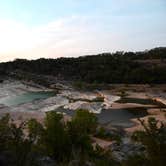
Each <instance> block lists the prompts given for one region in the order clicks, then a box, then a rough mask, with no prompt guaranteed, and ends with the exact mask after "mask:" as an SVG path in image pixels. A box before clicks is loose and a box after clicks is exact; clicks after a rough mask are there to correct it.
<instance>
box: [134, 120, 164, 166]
mask: <svg viewBox="0 0 166 166" xmlns="http://www.w3.org/2000/svg"><path fill="white" fill-rule="evenodd" d="M139 121H140V123H141V124H142V126H143V128H144V131H136V132H135V133H134V134H133V136H132V138H133V139H134V140H135V141H138V142H141V143H142V144H143V145H144V146H145V148H146V152H147V160H148V161H149V166H156V165H157V166H163V165H164V164H165V163H166V158H165V156H166V125H165V124H164V123H162V122H159V121H157V120H156V119H155V118H149V119H148V123H147V124H145V122H144V121H143V120H140V119H139Z"/></svg>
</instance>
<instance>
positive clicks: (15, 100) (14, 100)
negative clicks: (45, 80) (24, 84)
mask: <svg viewBox="0 0 166 166" xmlns="http://www.w3.org/2000/svg"><path fill="white" fill-rule="evenodd" d="M54 95H55V93H54V92H48V91H47V92H45V91H40V92H27V93H23V94H21V95H18V96H11V97H7V98H5V99H2V100H0V104H4V105H6V106H16V105H19V104H24V103H29V102H32V101H34V100H39V99H46V98H49V97H52V96H54Z"/></svg>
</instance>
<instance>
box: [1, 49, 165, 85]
mask: <svg viewBox="0 0 166 166" xmlns="http://www.w3.org/2000/svg"><path fill="white" fill-rule="evenodd" d="M17 71H18V72H20V71H22V72H25V73H33V74H38V75H51V76H55V77H57V78H61V79H65V80H77V81H84V82H88V83H166V47H159V48H155V49H151V50H148V51H143V52H116V53H103V54H98V55H91V56H82V57H78V58H58V59H44V58H41V59H38V60H26V59H16V60H14V61H12V62H7V63H1V64H0V75H1V76H3V75H4V76H5V75H6V76H7V75H9V74H11V73H13V72H17ZM23 75H24V77H26V74H23Z"/></svg>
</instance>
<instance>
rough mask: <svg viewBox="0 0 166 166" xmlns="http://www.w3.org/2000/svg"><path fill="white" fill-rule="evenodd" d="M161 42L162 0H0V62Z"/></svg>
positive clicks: (165, 37) (164, 32)
mask: <svg viewBox="0 0 166 166" xmlns="http://www.w3.org/2000/svg"><path fill="white" fill-rule="evenodd" d="M159 46H166V0H0V61H1V62H4V61H10V60H13V59H16V58H26V59H36V58H41V57H44V58H57V57H62V56H63V57H77V56H81V55H89V54H97V53H102V52H114V51H122V50H124V51H129V50H130V51H140V50H145V49H150V48H153V47H159Z"/></svg>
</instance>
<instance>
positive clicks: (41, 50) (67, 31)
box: [0, 16, 107, 61]
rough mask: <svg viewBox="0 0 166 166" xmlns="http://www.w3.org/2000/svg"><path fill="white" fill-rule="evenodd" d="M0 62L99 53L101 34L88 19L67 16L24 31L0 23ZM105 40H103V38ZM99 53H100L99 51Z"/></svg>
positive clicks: (11, 23)
mask: <svg viewBox="0 0 166 166" xmlns="http://www.w3.org/2000/svg"><path fill="white" fill-rule="evenodd" d="M0 24H1V25H2V26H1V27H0V36H1V38H0V60H1V61H6V60H11V59H15V58H29V59H34V58H39V57H51V58H56V57H60V56H76V55H78V56H79V55H83V54H87V53H94V52H97V51H99V48H101V47H103V49H104V43H103V45H102V46H100V44H101V41H102V40H103V42H104V34H103V32H102V31H101V30H100V28H99V27H100V26H99V25H97V24H98V23H96V22H95V21H92V19H91V18H87V17H83V16H71V17H68V18H62V19H59V20H56V21H53V22H49V23H48V24H47V25H43V26H38V27H26V26H25V25H23V24H21V23H18V22H14V21H3V20H1V21H0ZM106 38H107V37H106ZM101 51H102V50H101Z"/></svg>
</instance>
